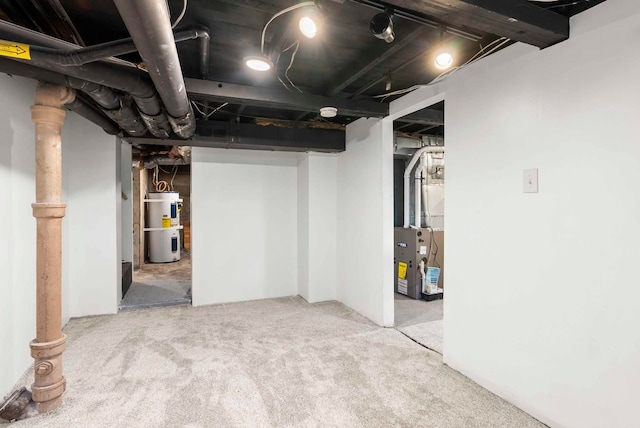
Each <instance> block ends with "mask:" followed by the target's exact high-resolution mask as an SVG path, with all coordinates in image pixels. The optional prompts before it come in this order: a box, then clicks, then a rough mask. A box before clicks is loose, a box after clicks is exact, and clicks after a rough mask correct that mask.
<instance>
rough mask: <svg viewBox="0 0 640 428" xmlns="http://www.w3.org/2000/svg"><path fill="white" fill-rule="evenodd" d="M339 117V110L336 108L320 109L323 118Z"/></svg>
mask: <svg viewBox="0 0 640 428" xmlns="http://www.w3.org/2000/svg"><path fill="white" fill-rule="evenodd" d="M337 115H338V109H337V108H335V107H322V108H321V109H320V116H322V117H336V116H337Z"/></svg>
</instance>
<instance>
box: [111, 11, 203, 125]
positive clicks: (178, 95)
mask: <svg viewBox="0 0 640 428" xmlns="http://www.w3.org/2000/svg"><path fill="white" fill-rule="evenodd" d="M114 3H115V5H116V7H117V8H118V12H119V13H120V16H121V17H122V20H123V21H124V23H125V25H126V27H127V30H129V34H130V35H131V38H132V39H133V42H134V43H135V45H136V47H137V48H138V52H139V53H140V56H141V57H142V60H143V61H144V63H145V65H146V66H147V70H148V71H149V75H150V76H151V80H153V83H154V85H155V87H156V90H157V91H158V94H159V95H160V98H161V99H162V102H163V103H164V106H165V108H166V111H167V113H168V116H169V122H170V123H171V126H172V128H173V132H175V133H176V135H178V136H179V137H182V138H189V137H191V136H193V134H194V133H195V130H196V122H195V118H194V114H193V109H192V108H191V103H190V102H189V98H188V96H187V89H186V87H185V84H184V78H183V77H182V69H181V67H180V60H179V59H178V50H177V48H176V42H175V39H174V37H173V30H172V29H171V18H170V16H169V8H168V6H167V2H166V1H165V0H137V1H130V0H114Z"/></svg>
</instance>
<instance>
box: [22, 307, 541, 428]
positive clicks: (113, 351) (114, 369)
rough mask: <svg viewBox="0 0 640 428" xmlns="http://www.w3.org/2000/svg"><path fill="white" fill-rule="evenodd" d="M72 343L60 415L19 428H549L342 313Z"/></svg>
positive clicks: (215, 311)
mask: <svg viewBox="0 0 640 428" xmlns="http://www.w3.org/2000/svg"><path fill="white" fill-rule="evenodd" d="M65 332H66V334H67V335H68V346H67V351H66V352H65V373H66V377H67V392H66V394H65V396H64V404H63V406H62V407H61V408H59V409H56V410H55V411H53V412H51V413H49V414H46V415H43V416H40V417H38V418H34V419H31V420H26V421H22V422H18V423H15V424H14V425H13V427H15V428H22V427H29V426H37V427H42V428H47V427H65V428H66V427H91V428H98V427H203V428H204V427H510V428H511V427H519V428H520V427H542V426H543V425H541V424H540V423H539V422H537V421H536V420H534V419H533V418H531V417H530V416H528V415H527V414H525V413H523V412H522V411H520V410H518V409H517V408H515V407H513V406H511V405H510V404H508V403H507V402H505V401H503V400H502V399H500V398H498V397H497V396H495V395H493V394H491V393H490V392H488V391H486V390H484V389H483V388H481V387H480V386H478V385H476V384H475V383H473V382H471V381H470V380H468V379H467V378H465V377H464V376H462V375H460V374H459V373H457V372H455V371H453V370H451V369H450V368H448V367H447V366H445V365H443V364H442V358H441V357H440V355H438V354H436V353H434V352H431V351H429V350H427V349H425V348H423V347H421V346H420V345H418V344H416V343H415V342H413V341H411V340H410V339H408V338H406V337H405V336H403V335H402V334H401V333H399V332H398V331H396V330H395V329H384V328H380V327H377V326H375V325H374V324H372V323H370V322H369V321H367V320H366V319H364V318H362V317H361V316H359V315H358V314H356V313H355V312H353V311H351V310H350V309H348V308H346V307H345V306H343V305H342V304H339V303H336V302H329V303H323V304H314V305H310V304H307V303H306V302H305V301H304V300H302V299H301V298H299V297H292V298H283V299H274V300H262V301H255V302H246V303H237V304H228V305H217V306H207V307H199V308H193V307H190V306H174V307H165V308H154V309H145V310H139V311H129V312H122V313H120V314H118V315H113V316H101V317H89V318H81V319H74V320H71V322H70V323H69V324H68V325H67V327H66V328H65ZM30 373H31V371H28V372H27V375H25V378H23V379H22V384H30V382H31V381H30V379H28V378H29V375H30Z"/></svg>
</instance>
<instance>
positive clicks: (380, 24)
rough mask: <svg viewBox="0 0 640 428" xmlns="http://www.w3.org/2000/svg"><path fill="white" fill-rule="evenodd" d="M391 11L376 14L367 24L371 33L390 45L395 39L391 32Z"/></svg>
mask: <svg viewBox="0 0 640 428" xmlns="http://www.w3.org/2000/svg"><path fill="white" fill-rule="evenodd" d="M392 17H393V11H392V10H390V9H387V10H385V11H384V12H381V13H378V14H376V15H375V16H374V17H373V19H372V20H371V22H370V23H369V29H370V30H371V33H372V34H373V35H374V36H376V37H377V38H379V39H382V40H384V41H385V42H387V43H391V42H393V41H394V39H395V38H396V35H395V33H394V32H393V19H392Z"/></svg>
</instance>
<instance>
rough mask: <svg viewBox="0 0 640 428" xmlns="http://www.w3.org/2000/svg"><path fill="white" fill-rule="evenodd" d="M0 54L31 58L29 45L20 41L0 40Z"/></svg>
mask: <svg viewBox="0 0 640 428" xmlns="http://www.w3.org/2000/svg"><path fill="white" fill-rule="evenodd" d="M0 56H10V57H11V58H19V59H31V53H30V52H29V45H23V44H22V43H16V42H9V41H7V40H0Z"/></svg>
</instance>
